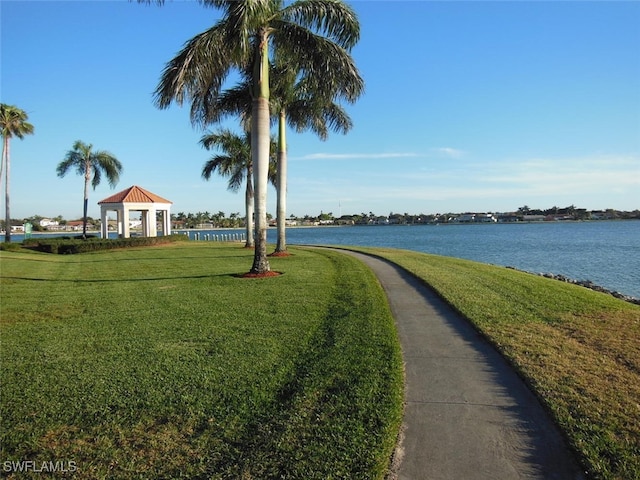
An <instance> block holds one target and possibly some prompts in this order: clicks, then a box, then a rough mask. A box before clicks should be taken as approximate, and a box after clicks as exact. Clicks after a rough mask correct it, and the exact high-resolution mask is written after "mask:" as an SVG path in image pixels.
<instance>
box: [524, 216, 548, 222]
mask: <svg viewBox="0 0 640 480" xmlns="http://www.w3.org/2000/svg"><path fill="white" fill-rule="evenodd" d="M544 219H545V216H544V215H523V216H522V221H523V222H542V221H544Z"/></svg>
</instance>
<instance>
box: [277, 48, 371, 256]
mask: <svg viewBox="0 0 640 480" xmlns="http://www.w3.org/2000/svg"><path fill="white" fill-rule="evenodd" d="M278 53H279V55H278V59H279V60H281V61H280V65H279V66H278V67H276V68H275V75H274V76H273V77H274V78H275V82H274V88H273V95H272V102H271V103H272V108H273V110H274V111H275V113H276V114H277V121H278V170H277V181H276V191H277V195H278V196H277V203H276V209H277V212H276V215H277V229H278V236H277V243H276V250H275V252H274V253H275V254H279V255H283V254H286V252H287V243H286V214H287V206H286V205H287V204H286V202H287V163H288V162H287V141H286V127H287V124H288V125H289V126H291V127H292V128H294V129H295V130H296V131H297V132H302V131H304V130H311V131H312V132H314V133H315V134H316V135H317V136H318V137H319V138H320V139H321V140H326V139H327V137H328V135H329V130H333V131H337V132H341V133H347V132H348V131H349V130H350V129H351V127H352V126H353V123H352V122H351V118H349V116H348V115H347V113H346V112H345V110H344V109H343V108H342V107H341V106H340V105H339V104H336V103H335V102H334V100H335V99H336V98H342V99H345V100H347V101H348V102H350V103H352V102H354V101H355V100H356V99H357V98H358V97H359V96H360V94H361V92H362V90H363V88H364V82H363V80H362V78H361V77H360V74H359V73H358V70H357V69H356V68H355V66H353V65H349V68H345V69H344V70H343V71H338V72H332V74H331V75H326V76H324V77H323V78H322V79H319V78H316V77H302V78H300V77H299V72H298V70H297V68H296V67H295V63H292V62H291V61H288V59H284V60H283V59H282V58H283V57H287V56H285V55H283V54H282V53H281V52H278Z"/></svg>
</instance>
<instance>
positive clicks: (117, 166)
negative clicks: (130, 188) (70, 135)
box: [56, 140, 122, 238]
mask: <svg viewBox="0 0 640 480" xmlns="http://www.w3.org/2000/svg"><path fill="white" fill-rule="evenodd" d="M70 169H75V170H76V173H77V174H78V175H83V176H84V207H83V210H82V238H87V209H88V206H89V183H91V186H92V187H93V189H94V190H95V189H96V187H97V186H98V185H100V181H101V180H102V175H103V174H104V175H105V176H106V177H107V180H108V181H109V186H111V188H113V187H115V186H116V184H117V183H118V180H119V179H120V174H121V173H122V164H121V163H120V161H119V160H118V159H117V158H116V157H114V156H113V154H111V153H110V152H107V151H106V150H98V151H96V152H94V151H93V145H91V144H86V143H84V142H82V141H80V140H77V141H76V142H75V143H74V144H73V149H72V150H69V151H68V152H67V154H66V155H65V157H64V160H62V161H61V162H60V163H59V164H58V167H57V168H56V172H57V174H58V176H59V177H64V176H65V175H66V174H67V172H68V171H69V170H70Z"/></svg>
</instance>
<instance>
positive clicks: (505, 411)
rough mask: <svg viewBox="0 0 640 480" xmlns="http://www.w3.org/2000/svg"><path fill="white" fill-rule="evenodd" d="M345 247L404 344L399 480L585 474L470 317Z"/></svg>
mask: <svg viewBox="0 0 640 480" xmlns="http://www.w3.org/2000/svg"><path fill="white" fill-rule="evenodd" d="M344 252H345V253H347V254H349V255H352V256H355V257H357V258H359V259H360V260H362V261H363V262H364V263H365V264H367V265H368V266H369V267H370V268H371V269H372V270H373V271H374V273H375V274H376V276H377V277H378V279H379V281H380V283H381V284H382V287H383V288H384V290H385V292H386V294H387V297H388V299H389V304H390V306H391V311H392V313H393V315H394V317H395V319H396V324H397V328H398V333H399V337H400V343H401V345H402V351H403V358H404V362H405V376H406V387H405V388H406V392H405V402H406V405H405V415H404V422H403V436H404V438H403V440H402V441H401V443H400V445H399V448H398V451H399V455H398V457H399V458H398V462H396V465H397V468H396V469H395V470H396V472H395V474H396V478H398V479H401V480H405V479H406V480H419V479H428V480H483V479H486V480H510V479H544V480H552V479H558V480H577V479H582V478H584V477H583V475H582V473H581V470H580V468H579V467H578V465H577V462H576V461H575V460H574V457H573V456H572V454H571V452H570V451H569V449H568V448H567V446H566V444H565V441H564V439H563V437H562V435H561V434H560V432H559V431H558V429H557V428H556V426H555V424H554V423H553V422H552V421H551V419H550V418H549V416H548V414H547V413H546V411H545V410H544V409H543V408H542V406H541V405H540V403H539V402H538V400H537V398H536V397H535V396H534V395H533V394H532V393H531V391H530V390H529V389H528V388H527V386H526V385H525V384H524V382H523V381H522V380H521V379H520V377H519V376H518V375H517V374H516V373H515V372H514V370H513V369H512V368H511V367H510V366H509V365H508V364H507V363H506V361H505V360H504V359H503V358H502V356H500V355H499V354H498V353H497V352H496V351H495V350H494V348H493V347H492V346H491V345H490V344H488V343H487V342H486V341H485V340H484V339H483V338H482V337H481V336H480V335H479V334H478V333H477V332H476V330H475V329H474V328H473V327H472V326H471V325H470V324H469V323H468V322H467V321H466V320H464V319H463V318H461V317H460V316H459V315H458V314H457V313H456V312H455V311H454V310H453V309H451V308H450V307H449V306H448V305H447V304H446V303H444V302H443V301H441V300H440V299H439V298H438V297H437V296H436V295H435V294H434V293H433V292H432V291H431V290H430V289H429V288H427V287H426V286H424V284H422V283H421V282H420V281H419V280H417V279H416V278H415V277H414V276H412V275H411V274H409V273H408V272H406V271H405V270H403V269H402V268H400V267H398V266H397V265H395V264H393V263H391V262H387V261H385V260H381V259H379V258H376V257H372V256H369V255H364V254H360V253H356V252H351V251H346V250H345V251H344Z"/></svg>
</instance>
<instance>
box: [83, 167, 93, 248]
mask: <svg viewBox="0 0 640 480" xmlns="http://www.w3.org/2000/svg"><path fill="white" fill-rule="evenodd" d="M89 180H91V167H90V166H89V165H87V166H86V167H85V174H84V206H83V208H82V238H83V239H86V238H87V211H88V209H89Z"/></svg>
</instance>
